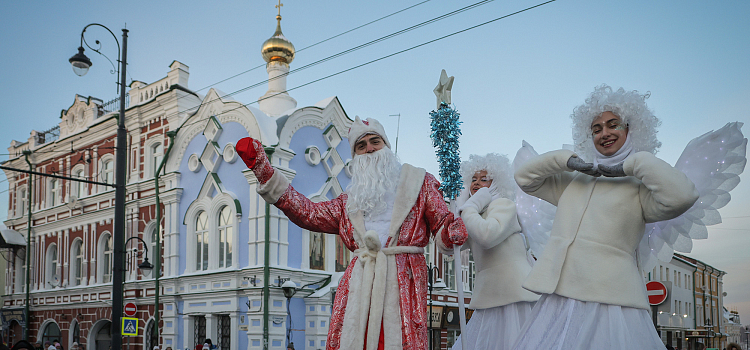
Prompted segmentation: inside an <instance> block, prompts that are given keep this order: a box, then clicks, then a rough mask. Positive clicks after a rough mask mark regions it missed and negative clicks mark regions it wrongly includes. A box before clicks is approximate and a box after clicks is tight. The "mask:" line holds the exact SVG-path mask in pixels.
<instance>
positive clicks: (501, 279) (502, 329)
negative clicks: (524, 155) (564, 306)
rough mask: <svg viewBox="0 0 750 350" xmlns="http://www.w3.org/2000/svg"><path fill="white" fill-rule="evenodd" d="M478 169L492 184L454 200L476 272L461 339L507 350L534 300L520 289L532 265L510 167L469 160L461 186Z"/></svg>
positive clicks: (496, 158) (498, 159)
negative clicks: (515, 201) (468, 319)
mask: <svg viewBox="0 0 750 350" xmlns="http://www.w3.org/2000/svg"><path fill="white" fill-rule="evenodd" d="M477 166H479V167H477ZM481 170H486V171H487V176H488V178H490V179H492V184H491V185H490V187H489V188H482V189H480V190H478V191H477V192H476V193H475V194H474V195H473V196H472V195H471V194H470V191H469V189H468V188H465V189H464V190H463V191H462V192H461V195H460V196H459V198H458V199H457V201H456V204H457V207H458V208H459V211H460V215H461V218H462V219H463V220H464V224H465V225H466V229H467V232H468V233H469V238H468V239H467V241H466V243H464V245H463V247H462V249H467V248H470V249H471V252H472V254H473V256H474V263H475V266H476V270H477V272H476V279H475V284H474V290H473V293H472V298H471V304H469V308H472V309H475V311H474V314H473V315H472V317H471V320H470V321H469V322H468V324H467V325H466V331H465V333H464V334H461V337H465V338H466V342H467V343H466V346H467V347H468V349H486V350H505V349H511V346H512V345H513V343H514V342H515V340H516V337H517V336H518V334H519V332H520V331H521V327H522V326H523V325H524V323H526V321H527V320H528V318H529V315H530V314H531V309H532V307H533V305H534V302H536V300H537V299H539V296H538V295H536V294H534V293H531V292H529V291H527V290H525V289H523V288H521V283H523V281H524V279H525V278H526V276H527V275H528V274H529V272H530V271H531V262H530V261H529V259H528V258H527V254H526V251H527V249H526V243H525V238H524V235H522V233H521V226H520V225H519V222H518V217H517V215H516V205H515V203H514V202H513V200H511V198H513V195H514V189H515V185H514V184H513V181H512V180H511V177H510V174H511V168H510V162H509V161H508V159H507V157H505V156H500V155H496V154H488V155H487V156H486V157H477V156H475V155H472V156H471V158H470V160H469V161H467V162H464V163H463V164H462V165H461V172H462V174H463V177H464V183H465V184H467V185H466V187H469V186H468V184H469V183H470V182H471V181H470V179H471V177H472V175H473V174H474V173H475V172H476V171H481ZM470 197H471V198H470ZM457 349H462V343H461V339H458V340H457V341H456V343H455V344H454V346H453V350H457Z"/></svg>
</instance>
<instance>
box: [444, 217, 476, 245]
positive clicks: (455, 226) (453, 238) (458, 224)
mask: <svg viewBox="0 0 750 350" xmlns="http://www.w3.org/2000/svg"><path fill="white" fill-rule="evenodd" d="M442 236H443V237H442V238H443V244H445V246H446V247H447V248H448V249H453V245H463V244H464V243H465V242H466V239H468V238H469V234H468V233H467V232H466V226H465V225H464V221H463V220H461V218H456V219H455V220H453V222H452V223H450V225H448V229H447V230H444V231H443V233H442Z"/></svg>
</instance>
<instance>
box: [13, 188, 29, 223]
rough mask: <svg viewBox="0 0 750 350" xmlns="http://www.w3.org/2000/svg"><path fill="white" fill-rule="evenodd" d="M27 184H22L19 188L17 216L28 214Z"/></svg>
mask: <svg viewBox="0 0 750 350" xmlns="http://www.w3.org/2000/svg"><path fill="white" fill-rule="evenodd" d="M26 200H27V194H26V186H21V187H20V188H19V189H18V195H17V196H16V216H23V215H26V210H27V209H28V208H27V206H28V202H27V201H26Z"/></svg>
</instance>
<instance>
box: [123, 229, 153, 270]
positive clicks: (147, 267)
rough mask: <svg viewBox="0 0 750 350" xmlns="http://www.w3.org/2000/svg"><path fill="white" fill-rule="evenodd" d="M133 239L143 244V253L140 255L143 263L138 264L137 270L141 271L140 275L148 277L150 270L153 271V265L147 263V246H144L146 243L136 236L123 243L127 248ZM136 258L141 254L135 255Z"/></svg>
mask: <svg viewBox="0 0 750 350" xmlns="http://www.w3.org/2000/svg"><path fill="white" fill-rule="evenodd" d="M134 239H137V240H139V241H141V243H143V253H142V254H143V262H141V263H140V264H138V269H139V270H141V273H143V275H144V276H148V275H150V274H151V270H153V269H154V265H153V264H151V263H150V262H148V244H146V241H144V240H143V238H141V237H138V236H133V237H130V238H128V240H127V241H125V246H127V245H128V243H129V242H130V241H131V240H134ZM136 256H138V257H140V256H141V253H138V254H136Z"/></svg>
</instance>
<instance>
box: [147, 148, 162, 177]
mask: <svg viewBox="0 0 750 350" xmlns="http://www.w3.org/2000/svg"><path fill="white" fill-rule="evenodd" d="M149 153H151V158H150V159H151V169H150V173H149V174H148V176H146V177H153V176H154V175H156V170H158V169H159V164H161V160H162V159H163V158H164V145H163V144H162V142H161V141H159V142H158V143H155V144H153V145H151V147H150V148H149Z"/></svg>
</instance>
